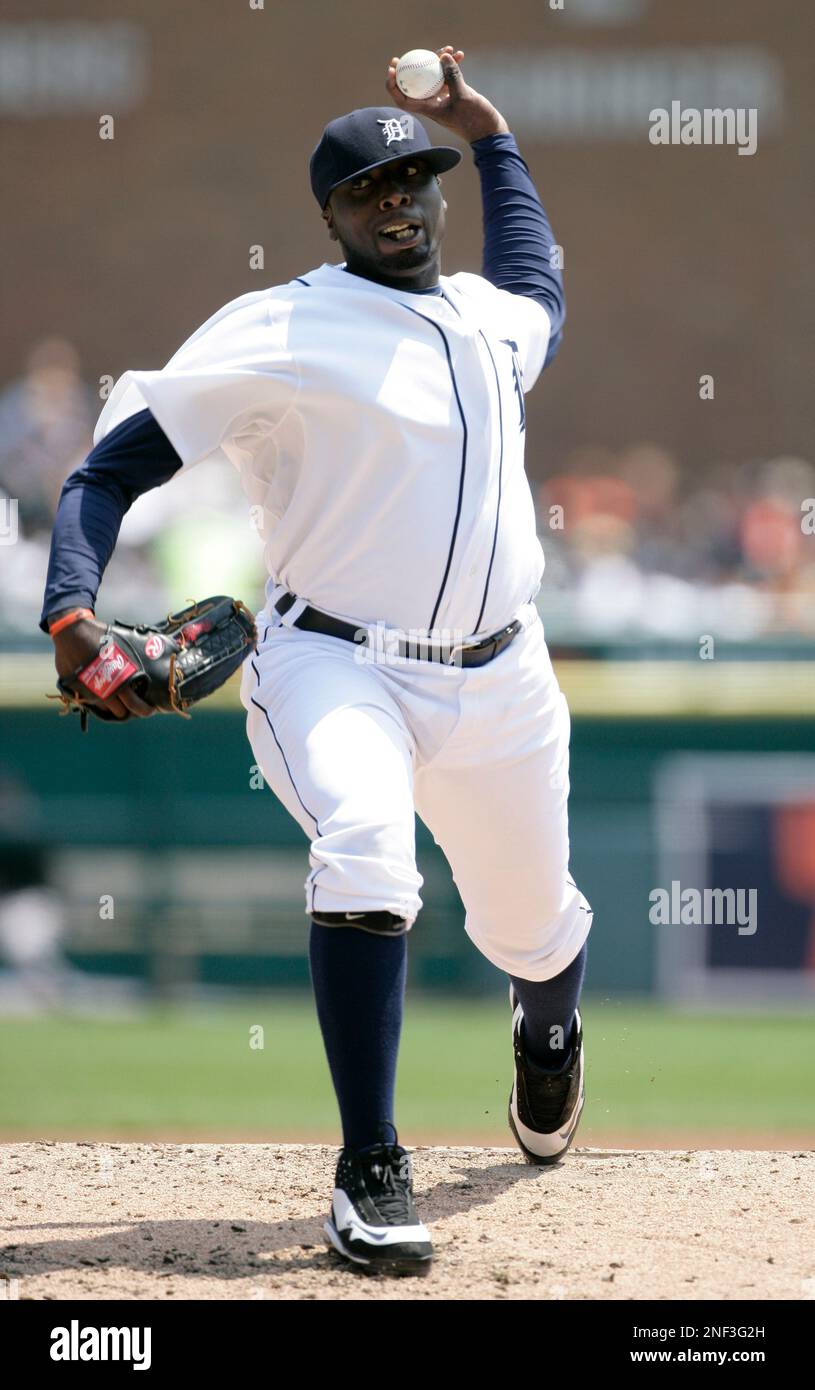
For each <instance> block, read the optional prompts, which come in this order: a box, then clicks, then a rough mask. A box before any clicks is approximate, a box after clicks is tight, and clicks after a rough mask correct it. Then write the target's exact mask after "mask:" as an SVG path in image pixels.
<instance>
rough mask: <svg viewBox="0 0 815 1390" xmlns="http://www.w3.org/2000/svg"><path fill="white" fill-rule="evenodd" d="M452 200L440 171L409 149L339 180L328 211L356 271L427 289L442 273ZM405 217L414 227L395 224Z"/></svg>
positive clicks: (348, 261) (335, 237)
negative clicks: (446, 220) (446, 222)
mask: <svg viewBox="0 0 815 1390" xmlns="http://www.w3.org/2000/svg"><path fill="white" fill-rule="evenodd" d="M446 206H447V204H446V203H445V202H444V200H443V198H442V195H441V184H440V182H439V180H438V179H437V178H436V175H435V174H434V173H433V172H432V171H431V170H430V169H429V168H428V166H427V164H426V162H425V161H424V160H423V159H422V158H421V156H420V155H409V156H406V157H405V158H404V159H399V160H394V161H393V162H392V163H390V164H381V165H379V167H378V168H376V169H369V170H368V172H367V173H366V174H358V175H357V177H356V178H353V179H348V180H347V181H346V182H345V183H341V184H339V185H338V187H337V188H335V189H334V190H333V192H332V194H331V197H330V198H329V200H328V206H327V208H326V209H325V211H324V212H323V217H324V218H325V220H326V222H327V223H328V227H329V235H330V236H331V237H332V239H333V240H337V241H339V242H340V244H341V246H342V248H343V251H344V252H345V260H346V264H347V266H348V269H349V270H350V271H351V272H352V274H354V275H362V276H364V277H365V279H367V280H378V281H379V282H380V283H381V284H385V285H393V286H394V287H401V288H402V289H427V288H429V286H431V285H435V284H437V282H438V278H439V265H440V261H441V242H442V237H443V236H444V211H445V208H446ZM403 223H408V224H409V226H408V230H404V231H398V230H395V228H398V227H399V226H400V224H403ZM388 228H390V230H386V229H388Z"/></svg>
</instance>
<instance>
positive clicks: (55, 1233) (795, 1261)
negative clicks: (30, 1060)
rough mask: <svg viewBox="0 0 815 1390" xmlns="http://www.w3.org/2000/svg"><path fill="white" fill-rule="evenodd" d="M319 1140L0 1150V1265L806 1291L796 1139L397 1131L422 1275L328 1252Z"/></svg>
mask: <svg viewBox="0 0 815 1390" xmlns="http://www.w3.org/2000/svg"><path fill="white" fill-rule="evenodd" d="M336 1153H337V1151H336V1149H334V1148H329V1147H326V1146H321V1145H313V1144H308V1145H305V1144H304V1145H301V1144H223V1145H218V1144H189V1145H182V1144H105V1143H88V1144H64V1143H46V1142H35V1143H18V1144H6V1145H4V1146H2V1148H0V1210H2V1212H3V1219H2V1243H0V1277H5V1279H6V1280H8V1281H11V1283H10V1284H9V1285H8V1286H7V1291H8V1294H9V1296H11V1297H17V1298H32V1299H52V1298H54V1299H60V1298H83V1299H98V1298H126V1299H164V1298H168V1299H169V1298H203V1299H210V1298H212V1299H222V1298H238V1299H246V1298H252V1299H264V1298H266V1299H276V1298H283V1299H300V1298H318V1299H319V1298H331V1299H341V1298H353V1299H360V1298H384V1299H391V1298H396V1299H405V1298H430V1299H457V1298H461V1299H473V1298H475V1299H494V1298H499V1299H506V1298H509V1299H517V1298H522V1299H527V1298H540V1299H580V1298H588V1299H631V1298H634V1299H638V1298H680V1299H689V1300H692V1299H725V1300H727V1299H744V1298H746V1299H766V1298H770V1299H781V1298H791V1299H801V1298H813V1297H815V1240H813V1230H812V1227H813V1211H815V1203H813V1186H815V1182H814V1179H815V1151H812V1150H809V1151H796V1152H761V1153H753V1152H750V1151H746V1150H738V1151H734V1152H724V1151H720V1150H704V1149H700V1150H681V1151H677V1150H671V1151H660V1150H653V1149H650V1150H635V1149H630V1150H628V1149H622V1150H620V1149H617V1150H615V1149H591V1148H576V1149H573V1150H572V1151H571V1152H570V1153H569V1154H568V1155H567V1157H566V1159H565V1161H564V1162H562V1163H561V1164H559V1165H557V1166H556V1167H555V1168H531V1167H529V1166H528V1165H527V1164H525V1163H524V1162H523V1161H522V1159H521V1156H520V1154H519V1153H518V1151H517V1150H516V1149H509V1148H506V1149H505V1148H500V1149H499V1148H439V1147H417V1148H415V1149H414V1150H413V1154H414V1169H415V1190H416V1196H417V1204H418V1207H419V1212H420V1214H421V1216H422V1218H423V1220H424V1221H425V1222H426V1223H427V1224H428V1225H429V1226H430V1227H431V1229H432V1234H433V1239H434V1243H435V1246H436V1251H437V1255H436V1261H435V1263H434V1266H433V1269H432V1270H431V1272H430V1274H429V1275H428V1276H427V1277H425V1278H419V1277H415V1278H410V1279H399V1280H390V1279H385V1278H382V1277H370V1276H366V1275H364V1274H359V1273H357V1272H356V1271H355V1270H353V1269H351V1268H348V1267H346V1266H345V1265H344V1263H343V1262H341V1261H340V1260H339V1257H337V1256H335V1255H334V1254H332V1253H330V1252H329V1251H328V1250H327V1248H326V1244H325V1238H324V1235H323V1229H322V1227H323V1221H324V1219H325V1216H326V1213H327V1210H328V1203H329V1199H330V1193H331V1187H332V1179H333V1172H334V1164H335V1161H336Z"/></svg>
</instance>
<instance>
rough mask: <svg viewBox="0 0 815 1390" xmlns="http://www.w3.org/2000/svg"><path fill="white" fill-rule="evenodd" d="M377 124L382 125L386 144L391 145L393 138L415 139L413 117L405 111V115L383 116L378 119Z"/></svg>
mask: <svg viewBox="0 0 815 1390" xmlns="http://www.w3.org/2000/svg"><path fill="white" fill-rule="evenodd" d="M377 125H381V126H382V134H383V135H384V137H385V144H386V145H390V143H391V141H393V140H412V139H413V117H412V116H410V115H408V113H407V112H405V114H404V116H391V117H389V118H387V119H383V118H382V117H381V116H380V117H379V118H378V120H377Z"/></svg>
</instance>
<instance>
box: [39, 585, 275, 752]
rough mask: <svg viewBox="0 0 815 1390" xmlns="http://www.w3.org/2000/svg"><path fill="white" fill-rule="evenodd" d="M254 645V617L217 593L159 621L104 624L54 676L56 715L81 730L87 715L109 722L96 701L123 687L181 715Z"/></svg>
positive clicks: (237, 602) (110, 715) (109, 714)
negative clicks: (95, 644) (84, 652)
mask: <svg viewBox="0 0 815 1390" xmlns="http://www.w3.org/2000/svg"><path fill="white" fill-rule="evenodd" d="M256 642H257V631H256V628H255V620H254V618H253V617H252V614H251V613H250V612H249V609H248V608H247V607H246V606H245V604H243V603H241V601H240V599H234V598H227V597H226V596H224V595H222V594H219V595H217V596H215V597H214V598H208V599H204V600H203V601H202V602H201V603H194V604H191V605H190V606H189V607H188V608H184V609H182V610H181V611H180V612H179V613H173V614H171V615H170V616H169V617H168V618H167V619H166V620H165V621H164V622H161V623H156V624H154V625H152V626H151V625H148V624H145V623H141V624H138V625H129V624H127V623H123V622H120V621H119V620H118V619H117V620H115V621H114V622H112V623H109V624H108V626H107V628H106V630H105V633H104V635H103V637H102V638H101V640H100V643H99V649H98V651H97V654H96V656H95V657H93V659H92V660H91V661H89V662H86V663H85V664H84V665H82V666H81V667H78V668H77V669H76V670H75V671H73V672H72V673H71V674H70V675H69V676H63V677H61V678H60V679H59V680H58V681H57V689H58V690H59V695H58V696H51V697H49V698H51V699H60V700H62V703H63V705H64V706H65V708H64V710H63V711H62V713H63V714H68V713H69V712H70V711H72V710H74V711H78V713H79V714H80V716H81V725H82V731H83V733H84V731H85V729H86V728H87V721H88V714H89V713H91V714H95V715H96V716H97V717H98V718H99V719H107V720H115V721H116V722H117V723H121V722H123V719H127V718H130V717H131V716H130V715H129V714H126V715H124V716H119V715H117V714H115V713H114V712H113V711H112V710H111V709H110V708H109V707H108V706H107V705H106V704H105V703H104V702H105V701H106V700H107V699H108V698H109V697H110V696H111V695H114V694H115V693H116V691H118V690H121V689H122V688H123V687H124V686H130V687H131V688H132V689H133V691H134V693H135V694H136V695H138V696H140V698H141V699H142V700H144V702H145V703H146V704H148V705H151V706H152V707H153V708H154V709H156V710H158V711H160V712H163V713H165V714H171V713H172V714H186V711H187V709H188V708H189V706H190V705H194V704H197V702H198V701H199V700H203V699H204V698H205V697H206V696H207V695H211V694H212V693H213V691H215V690H217V689H218V688H219V687H220V686H222V685H223V684H224V682H225V681H226V680H228V679H229V677H230V676H231V675H232V673H233V671H236V670H237V668H238V667H239V666H240V665H241V663H242V662H243V661H244V660H245V659H246V657H247V656H248V655H249V653H250V652H251V651H253V650H254V647H255V645H256Z"/></svg>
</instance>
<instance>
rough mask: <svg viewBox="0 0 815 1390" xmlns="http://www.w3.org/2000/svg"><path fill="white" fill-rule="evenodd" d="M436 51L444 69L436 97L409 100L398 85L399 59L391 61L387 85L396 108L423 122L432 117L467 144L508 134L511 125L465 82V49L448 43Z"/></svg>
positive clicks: (411, 98)
mask: <svg viewBox="0 0 815 1390" xmlns="http://www.w3.org/2000/svg"><path fill="white" fill-rule="evenodd" d="M436 52H437V53H438V55H439V60H440V62H441V65H442V67H443V69H444V74H445V83H444V87H443V88H442V90H441V91H440V92H437V93H436V95H435V96H432V97H425V98H421V99H420V98H417V97H406V96H405V94H404V92H401V91H400V90H399V88H398V86H397V85H396V64H397V63H398V62H399V58H398V56H397V57H395V58H391V60H390V63H389V65H388V75H387V79H386V82H385V85H386V87H387V89H388V92H389V93H390V96H391V99H392V100H393V102H394V105H396V106H401V108H402V110H403V111H411V112H412V113H413V114H414V115H416V116H418V117H419V118H420V119H421V118H422V117H423V116H429V117H430V118H431V120H434V121H437V122H438V124H439V125H442V126H445V127H446V129H447V130H452V131H453V132H454V134H456V135H460V136H461V138H462V139H463V140H466V141H467V142H468V143H471V142H472V141H473V140H480V139H481V137H482V136H484V135H499V134H502V133H506V132H508V131H509V126H508V125H507V123H506V121H505V120H504V118H503V116H502V115H501V113H500V111H497V110H496V109H495V107H494V106H493V104H492V102H490V101H488V100H487V98H486V97H484V96H482V95H481V93H480V92H477V91H476V90H475V88H474V87H469V86H468V85H467V83H466V82H465V81H464V77H463V75H462V72H461V67H460V64H461V60H462V58H463V57H464V51H463V49H460V48H453V46H452V44H445V46H444V47H443V48H437V49H436Z"/></svg>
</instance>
